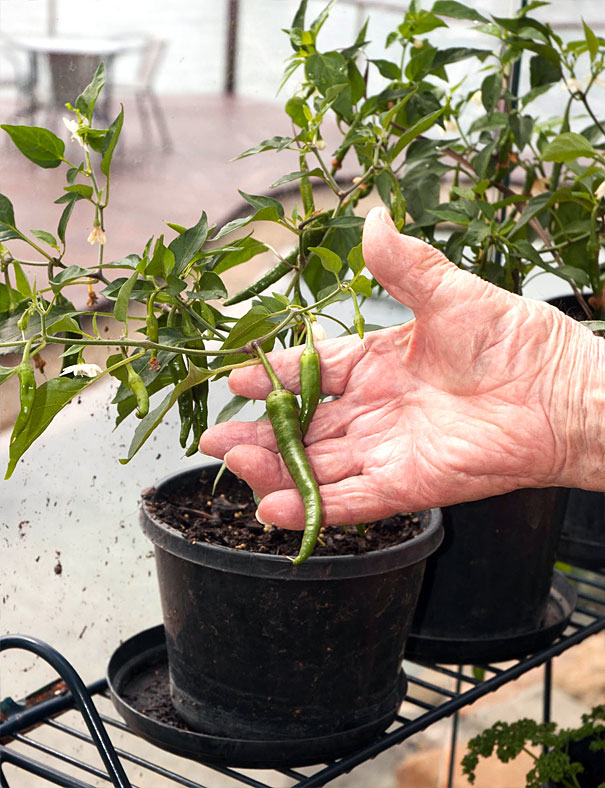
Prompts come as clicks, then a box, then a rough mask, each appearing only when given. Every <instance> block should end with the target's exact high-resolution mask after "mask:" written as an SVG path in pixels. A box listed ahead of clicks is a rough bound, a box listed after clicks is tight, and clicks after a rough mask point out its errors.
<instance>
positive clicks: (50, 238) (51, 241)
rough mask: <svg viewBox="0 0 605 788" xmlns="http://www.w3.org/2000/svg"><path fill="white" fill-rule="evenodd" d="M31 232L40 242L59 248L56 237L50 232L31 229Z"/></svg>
mask: <svg viewBox="0 0 605 788" xmlns="http://www.w3.org/2000/svg"><path fill="white" fill-rule="evenodd" d="M31 233H32V235H34V236H35V237H36V238H37V239H38V240H39V241H42V243H45V244H48V245H49V246H52V248H53V249H57V250H58V249H59V244H58V243H57V239H56V238H55V236H54V235H53V234H52V233H47V232H46V230H32V231H31Z"/></svg>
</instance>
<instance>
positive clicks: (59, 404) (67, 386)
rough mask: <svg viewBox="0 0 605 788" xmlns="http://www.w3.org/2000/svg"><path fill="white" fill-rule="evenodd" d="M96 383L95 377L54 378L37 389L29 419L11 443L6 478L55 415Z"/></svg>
mask: <svg viewBox="0 0 605 788" xmlns="http://www.w3.org/2000/svg"><path fill="white" fill-rule="evenodd" d="M91 383H94V378H91V379H86V378H68V377H62V378H53V379H52V380H49V381H47V382H46V383H43V384H42V385H41V386H39V387H38V388H37V389H36V394H35V397H34V403H33V405H32V410H31V415H30V418H29V421H28V422H27V424H26V425H25V427H24V428H23V431H22V432H21V433H20V434H19V435H18V436H17V438H16V440H15V441H14V442H13V443H11V445H10V450H9V462H8V467H7V469H6V476H5V477H4V478H5V479H8V478H10V476H11V475H12V473H13V471H14V470H15V466H16V464H17V462H18V461H19V459H20V458H21V457H22V456H23V454H24V452H25V451H27V449H28V448H29V447H30V446H31V445H32V443H33V442H34V441H35V440H36V438H38V437H39V436H40V435H41V434H42V433H43V432H44V430H45V429H46V428H47V427H48V425H49V424H50V423H51V421H52V420H53V419H54V417H55V416H56V415H57V413H59V411H61V410H62V409H63V408H64V407H65V406H66V405H67V404H68V403H69V402H71V400H72V399H73V398H74V397H75V396H76V395H77V394H79V393H80V392H81V391H82V390H83V389H85V388H86V387H87V386H89V385H90V384H91Z"/></svg>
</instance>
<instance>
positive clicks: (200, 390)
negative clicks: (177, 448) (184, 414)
mask: <svg viewBox="0 0 605 788" xmlns="http://www.w3.org/2000/svg"><path fill="white" fill-rule="evenodd" d="M191 391H192V394H193V402H194V407H193V437H192V440H191V444H190V446H189V448H188V449H187V451H186V452H185V456H186V457H191V456H192V455H193V454H195V453H196V452H197V451H198V445H199V442H200V438H201V437H202V433H203V432H205V431H206V430H207V429H208V381H207V380H205V381H203V382H202V383H198V384H197V386H194V387H193V388H192V389H191Z"/></svg>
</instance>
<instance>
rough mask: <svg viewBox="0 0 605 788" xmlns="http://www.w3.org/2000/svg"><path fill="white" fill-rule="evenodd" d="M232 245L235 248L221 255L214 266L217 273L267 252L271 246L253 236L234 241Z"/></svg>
mask: <svg viewBox="0 0 605 788" xmlns="http://www.w3.org/2000/svg"><path fill="white" fill-rule="evenodd" d="M231 246H232V248H233V249H232V251H230V252H225V253H224V254H222V255H220V257H219V262H218V263H217V264H216V265H215V266H214V267H213V269H212V270H213V271H214V273H215V274H222V273H223V272H224V271H227V270H228V269H229V268H234V267H235V266H236V265H240V264H241V263H246V262H248V260H251V259H252V258H253V257H256V255H258V254H262V253H263V252H266V251H267V250H268V248H269V247H268V246H266V245H265V244H264V243H262V242H261V241H257V240H256V238H252V237H251V236H248V237H246V238H241V239H239V240H237V241H234V243H233V244H231Z"/></svg>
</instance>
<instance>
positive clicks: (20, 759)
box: [0, 744, 132, 788]
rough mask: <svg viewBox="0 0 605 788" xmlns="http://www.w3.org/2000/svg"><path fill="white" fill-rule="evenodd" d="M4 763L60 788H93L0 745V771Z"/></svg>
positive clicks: (89, 784)
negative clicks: (60, 787)
mask: <svg viewBox="0 0 605 788" xmlns="http://www.w3.org/2000/svg"><path fill="white" fill-rule="evenodd" d="M5 763H10V764H12V765H13V766H15V767H17V768H20V769H23V770H24V771H26V772H29V773H30V774H35V775H36V777H42V778H43V779H44V780H46V781H47V782H50V783H54V784H55V785H60V786H62V788H95V787H94V785H92V784H91V783H85V782H82V780H79V779H78V778H77V777H70V776H69V775H67V774H64V773H63V772H58V771H57V770H56V769H53V768H51V767H50V766H46V765H45V764H43V763H40V762H39V761H34V760H33V759H32V758H27V757H26V756H24V755H21V753H18V752H15V751H14V750H9V749H8V747H5V746H4V745H2V744H0V769H1V768H2V765H3V764H5ZM5 785H8V783H6V782H5ZM131 788H132V786H131Z"/></svg>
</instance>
